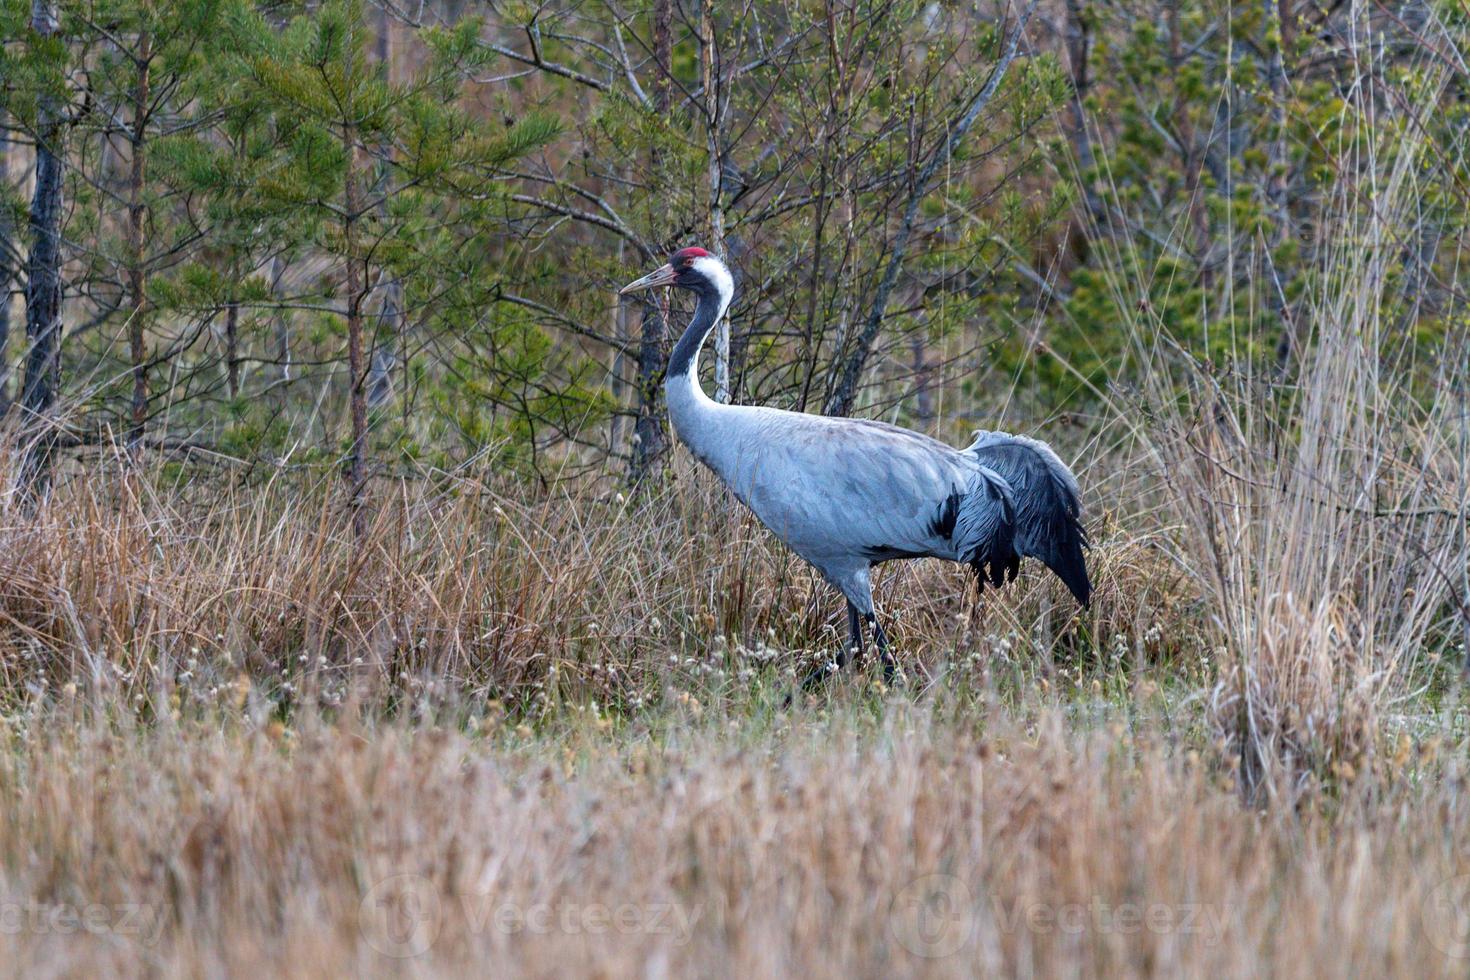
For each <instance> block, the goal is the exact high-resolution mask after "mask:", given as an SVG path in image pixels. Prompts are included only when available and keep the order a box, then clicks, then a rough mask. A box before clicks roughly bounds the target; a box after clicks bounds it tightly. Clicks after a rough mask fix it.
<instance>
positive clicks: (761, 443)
mask: <svg viewBox="0 0 1470 980" xmlns="http://www.w3.org/2000/svg"><path fill="white" fill-rule="evenodd" d="M687 252H694V253H698V254H697V255H696V256H694V257H693V258H692V259H689V258H685V259H682V260H681V256H685V255H686V253H687ZM676 262H681V266H680V268H681V269H682V270H683V272H684V274H685V280H684V281H683V282H679V281H674V282H658V283H657V284H674V285H685V286H686V288H690V289H693V290H694V291H696V292H698V293H699V294H700V304H699V308H698V309H697V310H696V312H695V317H694V321H693V322H692V323H691V324H690V325H689V328H688V329H687V330H686V331H685V334H684V336H683V337H682V338H681V339H680V341H679V344H678V346H677V347H676V348H675V351H674V354H673V356H672V357H671V359H670V367H669V374H668V377H667V380H666V382H665V391H666V394H667V397H668V406H669V417H670V419H671V420H672V422H673V424H674V429H675V431H676V432H677V433H678V436H679V439H680V440H681V441H682V442H683V443H684V444H685V445H686V446H688V447H689V449H690V450H691V451H692V452H693V453H694V455H695V456H696V457H698V458H699V459H700V461H702V462H703V463H704V464H705V465H706V466H708V467H709V468H710V469H711V470H713V471H714V472H715V474H716V475H718V476H719V478H720V479H721V480H722V481H723V482H724V483H725V484H726V485H727V486H728V487H729V488H730V489H731V491H733V492H734V494H735V496H736V497H738V498H739V499H740V500H741V501H742V502H743V503H744V504H745V505H746V506H747V507H749V508H750V509H751V511H753V512H754V513H755V515H756V516H757V517H758V518H759V519H760V520H761V522H762V523H763V524H764V525H765V526H766V527H768V528H769V529H770V530H771V532H772V533H774V534H775V535H776V536H777V537H778V538H780V539H781V540H782V541H783V542H785V543H786V544H787V545H788V546H789V547H790V548H791V549H792V550H793V551H794V552H796V553H797V554H798V555H800V556H801V557H802V558H804V559H806V560H807V561H808V562H810V563H811V564H812V565H813V566H815V567H816V568H817V569H818V571H820V572H821V573H822V575H823V576H824V577H825V578H826V579H827V580H828V581H830V582H831V583H832V584H833V585H835V586H836V587H837V588H838V589H840V590H841V591H842V593H843V594H844V595H845V596H846V597H847V600H848V602H849V621H850V623H851V624H852V625H853V627H854V633H855V636H854V640H855V642H856V643H857V644H859V645H860V644H861V636H860V634H858V632H857V629H856V615H858V614H861V615H862V616H863V617H865V618H867V619H868V621H869V622H870V623H871V624H872V625H873V627H874V630H875V633H876V634H877V637H878V640H879V644H880V647H881V646H884V645H885V643H886V641H885V640H884V639H883V636H882V633H881V630H880V629H879V627H878V626H877V621H876V619H875V617H874V609H873V599H872V592H871V587H870V583H869V570H870V568H871V567H872V566H873V565H874V564H877V563H879V562H883V561H889V560H892V559H897V558H918V557H926V556H932V557H937V558H945V559H948V560H950V561H957V562H962V563H964V564H967V565H970V566H971V567H973V568H974V569H975V571H976V574H977V576H979V580H980V582H981V585H982V587H983V585H984V583H985V582H987V581H988V582H990V583H991V584H993V585H997V586H998V585H1001V584H1002V583H1003V582H1004V581H1006V580H1007V579H1008V578H1013V577H1014V576H1015V574H1016V571H1017V568H1018V567H1019V563H1020V559H1021V558H1022V557H1023V556H1032V557H1036V558H1039V559H1040V560H1041V561H1043V562H1045V563H1046V564H1047V565H1048V566H1049V567H1050V568H1051V569H1052V570H1053V571H1055V572H1056V573H1057V575H1058V576H1059V577H1060V578H1061V579H1062V580H1063V581H1064V582H1065V583H1066V584H1067V586H1068V588H1069V589H1071V591H1072V593H1073V594H1074V595H1075V596H1076V597H1077V599H1078V601H1080V602H1081V603H1082V604H1083V605H1086V604H1087V602H1088V600H1089V597H1090V594H1091V585H1090V583H1089V582H1088V579H1087V571H1086V567H1085V564H1084V562H1083V556H1082V549H1083V547H1084V546H1085V545H1086V540H1085V537H1084V535H1083V531H1082V527H1081V523H1080V519H1081V504H1080V494H1079V492H1078V488H1077V481H1076V479H1075V477H1073V475H1072V473H1071V471H1070V470H1069V469H1068V468H1067V467H1066V465H1065V464H1064V463H1062V461H1061V460H1060V459H1059V458H1058V457H1057V455H1056V453H1054V452H1053V451H1052V450H1051V448H1050V447H1048V446H1047V445H1046V444H1045V443H1041V442H1038V441H1036V440H1033V439H1028V438H1026V437H1024V436H1014V435H1009V434H1007V433H1003V432H980V433H978V434H977V436H976V438H975V441H974V442H973V443H971V444H970V445H969V446H967V447H965V448H964V449H956V448H954V447H952V446H948V445H945V444H944V443H942V442H939V441H937V440H935V439H931V438H929V437H928V436H925V435H921V434H920V433H917V432H912V431H910V430H908V429H902V428H898V427H897V426H892V425H887V424H885V423H882V422H873V421H865V420H860V419H845V418H830V417H825V416H818V415H807V414H805V413H801V412H789V411H783V410H780V409H775V408H765V407H760V406H747V405H723V404H719V403H716V402H715V401H713V400H711V399H710V398H709V397H708V396H707V395H706V394H705V393H704V390H703V389H702V388H701V387H700V384H699V381H698V376H699V375H698V368H697V361H698V353H699V348H700V346H701V345H702V344H703V342H704V339H705V337H706V336H707V335H708V333H709V330H710V328H711V327H712V326H713V324H714V323H715V322H716V321H717V320H718V319H719V317H720V316H722V315H723V314H724V312H725V309H726V308H727V307H728V305H729V302H730V298H731V295H732V293H733V288H732V284H731V281H730V276H729V273H728V272H727V271H726V270H725V268H724V266H723V265H722V264H720V263H719V262H718V261H717V260H715V259H713V258H711V257H705V256H704V254H703V253H702V252H700V251H699V250H686V252H681V253H677V254H676V256H675V258H674V260H671V263H670V266H669V267H666V270H671V269H673V267H674V265H675V263H676ZM660 275H662V276H664V277H665V278H666V279H668V278H670V277H673V276H675V275H677V272H672V271H665V270H660V272H659V273H655V274H652V275H651V276H649V277H645V279H644V280H639V282H638V283H635V284H633V285H632V286H630V287H628V288H630V289H631V288H643V285H642V284H644V283H645V282H649V281H652V280H653V279H654V278H655V277H656V276H660ZM843 660H845V657H843V658H839V663H841V662H842V661H843ZM885 662H887V661H886V660H885Z"/></svg>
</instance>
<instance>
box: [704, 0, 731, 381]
mask: <svg viewBox="0 0 1470 980" xmlns="http://www.w3.org/2000/svg"><path fill="white" fill-rule="evenodd" d="M714 10H715V6H714V3H713V2H712V0H705V3H704V9H703V10H702V11H701V13H700V17H699V67H700V75H701V78H702V81H703V83H704V109H705V127H704V132H705V151H706V153H707V155H708V157H709V235H710V246H711V248H712V249H713V251H714V253H715V255H716V256H718V257H719V259H720V261H721V262H724V261H726V260H727V258H728V257H727V255H726V251H725V212H724V209H723V208H722V207H721V206H720V179H721V176H722V174H723V170H722V167H721V164H720V128H721V116H722V113H721V111H720V85H719V84H718V79H717V78H716V75H715V69H716V65H715V61H716V58H717V56H718V54H717V51H716V49H715V22H714V21H715V18H714ZM715 401H717V402H722V403H728V402H729V401H730V314H729V311H728V310H727V311H726V313H725V315H724V316H722V317H720V322H719V323H717V324H716V325H715Z"/></svg>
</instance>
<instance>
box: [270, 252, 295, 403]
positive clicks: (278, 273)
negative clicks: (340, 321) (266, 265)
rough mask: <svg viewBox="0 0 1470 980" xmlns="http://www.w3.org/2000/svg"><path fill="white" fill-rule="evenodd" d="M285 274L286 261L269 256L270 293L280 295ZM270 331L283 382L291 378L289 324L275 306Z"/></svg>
mask: <svg viewBox="0 0 1470 980" xmlns="http://www.w3.org/2000/svg"><path fill="white" fill-rule="evenodd" d="M285 274H286V261H285V260H284V259H282V258H281V256H280V254H279V253H278V254H276V255H275V256H273V257H272V258H271V273H270V275H271V295H272V296H275V297H279V296H280V292H281V277H282V276H284V275H285ZM271 324H272V331H273V333H274V335H275V343H276V369H277V371H279V372H280V377H279V380H280V381H281V382H282V383H284V382H288V381H290V380H291V326H290V324H289V323H288V322H287V320H286V312H285V310H284V309H283V308H281V307H279V306H277V307H276V309H275V311H274V312H273V313H272V314H271Z"/></svg>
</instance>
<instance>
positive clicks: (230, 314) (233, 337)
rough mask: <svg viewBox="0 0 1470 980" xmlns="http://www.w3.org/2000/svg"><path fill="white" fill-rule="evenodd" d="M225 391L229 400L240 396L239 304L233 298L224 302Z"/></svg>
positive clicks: (237, 279)
mask: <svg viewBox="0 0 1470 980" xmlns="http://www.w3.org/2000/svg"><path fill="white" fill-rule="evenodd" d="M235 281H236V282H238V281H239V278H238V276H236V279H235ZM225 391H226V393H228V394H229V396H230V400H231V401H233V400H234V399H236V398H239V397H240V304H239V303H237V302H235V301H234V300H230V301H229V302H228V303H227V304H225Z"/></svg>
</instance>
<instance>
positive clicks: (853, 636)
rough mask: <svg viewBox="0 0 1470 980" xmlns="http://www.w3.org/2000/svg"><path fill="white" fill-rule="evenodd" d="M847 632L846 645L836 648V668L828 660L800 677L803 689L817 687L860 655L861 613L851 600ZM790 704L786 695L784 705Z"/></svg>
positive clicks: (861, 641)
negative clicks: (803, 676)
mask: <svg viewBox="0 0 1470 980" xmlns="http://www.w3.org/2000/svg"><path fill="white" fill-rule="evenodd" d="M847 633H848V640H847V645H846V646H843V647H840V648H838V650H837V658H836V663H837V667H836V669H835V670H834V669H833V666H832V664H831V663H830V662H829V663H824V664H822V665H821V666H819V667H818V668H817V669H815V670H813V671H812V672H811V673H809V674H807V675H806V677H805V678H803V679H802V682H801V689H802V690H803V691H810V690H813V689H815V688H817V687H820V686H821V685H822V683H823V682H825V681H826V680H827V678H829V677H831V676H832V675H833V674H835V673H837V671H839V670H841V669H842V668H843V667H846V666H847V665H848V662H849V661H851V660H852V659H853V658H854V657H861V656H862V653H863V623H862V614H861V613H859V612H858V608H857V606H854V605H853V604H852V603H851V602H849V603H848V604H847ZM790 704H791V698H790V697H788V698H787V699H786V705H787V706H788V707H789V706H790Z"/></svg>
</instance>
